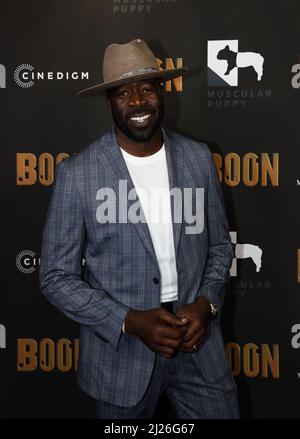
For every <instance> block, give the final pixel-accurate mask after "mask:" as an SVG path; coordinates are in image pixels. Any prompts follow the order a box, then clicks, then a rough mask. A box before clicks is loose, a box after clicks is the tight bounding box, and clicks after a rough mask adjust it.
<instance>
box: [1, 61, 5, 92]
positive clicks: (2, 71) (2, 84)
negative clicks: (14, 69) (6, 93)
mask: <svg viewBox="0 0 300 439" xmlns="http://www.w3.org/2000/svg"><path fill="white" fill-rule="evenodd" d="M5 87H6V72H5V67H4V65H2V64H0V88H5Z"/></svg>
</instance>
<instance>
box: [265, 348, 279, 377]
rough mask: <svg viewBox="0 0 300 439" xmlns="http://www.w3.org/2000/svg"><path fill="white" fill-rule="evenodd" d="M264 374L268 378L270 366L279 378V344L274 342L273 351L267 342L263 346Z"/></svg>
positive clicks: (274, 374) (273, 373)
mask: <svg viewBox="0 0 300 439" xmlns="http://www.w3.org/2000/svg"><path fill="white" fill-rule="evenodd" d="M261 347H262V352H261V353H262V359H261V361H262V376H263V377H264V378H267V377H268V376H269V368H270V370H271V373H272V376H273V377H274V378H279V345H278V344H273V346H272V347H273V353H272V354H271V352H270V348H269V346H268V345H267V344H263V345H262V346H261Z"/></svg>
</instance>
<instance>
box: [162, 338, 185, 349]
mask: <svg viewBox="0 0 300 439" xmlns="http://www.w3.org/2000/svg"><path fill="white" fill-rule="evenodd" d="M158 344H159V345H161V346H165V347H168V348H171V349H177V348H178V347H179V346H180V345H181V344H182V337H181V338H178V339H176V340H175V339H173V338H163V339H161V340H160V341H159V342H158Z"/></svg>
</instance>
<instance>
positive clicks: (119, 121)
mask: <svg viewBox="0 0 300 439" xmlns="http://www.w3.org/2000/svg"><path fill="white" fill-rule="evenodd" d="M145 113H147V114H148V113H150V114H151V116H150V117H151V120H150V122H149V124H148V125H147V126H146V127H134V126H132V125H130V117H132V116H139V115H142V114H145ZM112 117H113V120H114V123H115V125H116V126H117V127H118V128H119V130H120V131H122V133H123V134H125V135H126V136H127V137H128V138H129V139H131V140H133V141H135V142H138V143H143V142H148V141H149V140H150V139H152V137H153V136H154V135H155V133H156V132H157V130H158V129H159V128H160V125H161V122H162V120H163V118H164V104H163V103H161V104H160V106H159V107H157V108H156V107H155V108H154V107H150V106H141V107H136V108H135V109H134V110H132V111H131V112H130V113H127V114H124V113H123V114H122V113H121V112H119V111H116V108H114V107H112Z"/></svg>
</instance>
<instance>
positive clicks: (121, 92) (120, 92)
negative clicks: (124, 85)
mask: <svg viewBox="0 0 300 439" xmlns="http://www.w3.org/2000/svg"><path fill="white" fill-rule="evenodd" d="M127 95H128V91H127V90H121V91H119V92H118V94H117V96H118V97H120V98H124V97H125V96H127Z"/></svg>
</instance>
